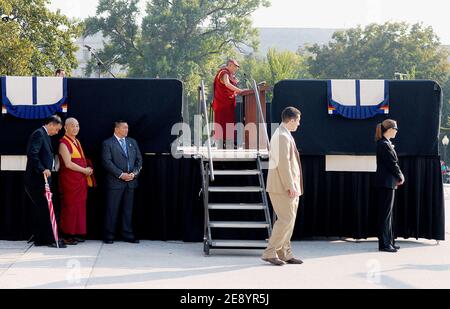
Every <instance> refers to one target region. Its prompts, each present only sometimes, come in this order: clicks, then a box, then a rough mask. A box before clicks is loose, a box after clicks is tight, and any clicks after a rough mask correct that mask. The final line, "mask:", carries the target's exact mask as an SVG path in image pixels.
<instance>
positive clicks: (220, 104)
mask: <svg viewBox="0 0 450 309" xmlns="http://www.w3.org/2000/svg"><path fill="white" fill-rule="evenodd" d="M238 70H239V64H238V63H237V61H236V60H234V59H230V60H228V62H227V65H226V66H225V67H222V68H221V69H220V70H219V72H218V73H217V74H216V77H215V79H214V100H213V104H212V107H213V110H214V123H215V126H214V131H215V133H214V139H215V141H216V143H217V145H218V147H219V148H222V147H224V148H230V147H231V148H232V147H233V145H234V140H235V138H234V136H235V133H234V127H235V124H236V117H235V109H236V95H237V94H239V93H241V92H242V90H241V89H239V88H238V87H237V85H238V80H237V79H236V76H235V74H236V72H237V71H238ZM227 124H228V130H227ZM231 128H232V129H231Z"/></svg>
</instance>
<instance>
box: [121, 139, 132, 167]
mask: <svg viewBox="0 0 450 309" xmlns="http://www.w3.org/2000/svg"><path fill="white" fill-rule="evenodd" d="M119 143H120V147H122V150H123V152H124V153H125V156H126V157H127V168H128V172H129V171H130V161H129V160H128V149H127V144H126V142H125V139H124V138H121V139H120V140H119Z"/></svg>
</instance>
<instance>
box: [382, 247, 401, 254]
mask: <svg viewBox="0 0 450 309" xmlns="http://www.w3.org/2000/svg"><path fill="white" fill-rule="evenodd" d="M379 250H380V251H384V252H392V253H395V252H397V249H395V248H394V247H392V246H390V247H386V248H380V249H379Z"/></svg>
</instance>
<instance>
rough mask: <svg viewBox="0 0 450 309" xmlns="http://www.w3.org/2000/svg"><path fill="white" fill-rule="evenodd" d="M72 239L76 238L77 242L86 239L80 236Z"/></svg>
mask: <svg viewBox="0 0 450 309" xmlns="http://www.w3.org/2000/svg"><path fill="white" fill-rule="evenodd" d="M74 240H76V241H77V242H85V241H86V239H84V238H81V237H75V238H74Z"/></svg>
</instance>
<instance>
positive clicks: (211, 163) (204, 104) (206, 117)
mask: <svg viewBox="0 0 450 309" xmlns="http://www.w3.org/2000/svg"><path fill="white" fill-rule="evenodd" d="M201 102H202V107H203V115H204V116H205V122H206V128H207V131H208V132H207V137H208V138H207V140H206V146H207V147H208V157H209V171H210V173H211V175H210V177H211V181H214V178H215V177H214V162H213V158H212V151H211V131H212V130H211V129H210V127H209V118H208V108H207V107H206V95H205V82H204V81H203V80H202V84H201Z"/></svg>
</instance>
